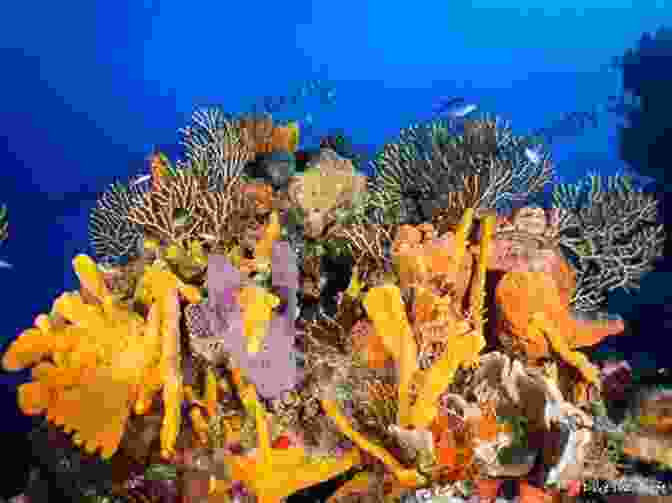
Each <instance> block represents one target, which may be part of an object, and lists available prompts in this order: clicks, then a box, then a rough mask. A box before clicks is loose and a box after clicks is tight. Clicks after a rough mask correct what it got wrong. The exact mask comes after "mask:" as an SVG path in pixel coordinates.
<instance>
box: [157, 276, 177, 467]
mask: <svg viewBox="0 0 672 503" xmlns="http://www.w3.org/2000/svg"><path fill="white" fill-rule="evenodd" d="M160 305H161V311H162V314H163V320H162V321H163V324H162V326H161V339H162V347H163V351H162V353H161V362H160V364H159V368H160V369H161V374H162V375H163V407H164V417H163V423H162V426H161V437H160V438H161V455H162V456H163V457H164V458H172V456H173V454H174V453H175V441H176V440H177V435H178V433H179V428H180V423H181V416H182V414H181V407H182V399H183V390H182V372H181V369H180V341H179V317H180V303H179V299H178V294H177V289H174V290H172V291H171V292H169V293H167V294H166V295H165V297H164V298H163V299H161V301H160Z"/></svg>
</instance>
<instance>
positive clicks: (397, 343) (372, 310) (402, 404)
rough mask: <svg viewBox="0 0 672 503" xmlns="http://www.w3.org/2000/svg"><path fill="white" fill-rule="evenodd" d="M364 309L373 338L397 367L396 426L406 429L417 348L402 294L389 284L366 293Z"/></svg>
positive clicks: (416, 365) (416, 366)
mask: <svg viewBox="0 0 672 503" xmlns="http://www.w3.org/2000/svg"><path fill="white" fill-rule="evenodd" d="M363 304H364V308H365V309H366V312H367V314H368V315H369V318H370V319H371V321H372V322H373V324H374V327H375V330H376V334H377V335H378V336H379V337H380V338H381V339H382V341H383V345H384V346H385V349H386V350H387V352H388V353H389V354H391V355H392V356H393V357H394V358H395V359H396V361H397V363H398V365H399V418H398V423H399V426H402V427H404V426H406V425H407V424H408V421H409V414H410V385H411V379H412V378H413V374H414V373H415V372H416V371H417V370H418V348H417V345H416V343H415V339H414V338H413V332H412V330H411V326H410V325H409V323H408V318H407V317H406V308H405V306H404V302H403V300H402V298H401V290H399V288H398V287H397V286H395V285H393V284H391V283H388V284H385V285H383V286H379V287H375V288H372V289H371V290H369V292H368V293H367V294H366V296H365V297H364V301H363Z"/></svg>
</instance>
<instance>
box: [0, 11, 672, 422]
mask: <svg viewBox="0 0 672 503" xmlns="http://www.w3.org/2000/svg"><path fill="white" fill-rule="evenodd" d="M546 3H548V4H549V5H548V6H545V7H538V6H537V5H539V3H538V2H529V1H518V2H503V1H497V0H471V1H463V2H449V1H441V2H439V1H425V2H416V3H404V2H399V3H395V2H380V1H377V0H372V1H368V2H361V1H357V2H356V1H354V0H342V1H341V2H338V3H334V2H317V1H312V2H310V1H304V0H297V1H295V2H287V3H285V4H282V3H270V4H267V3H262V4H263V5H260V4H259V3H248V2H235V3H233V2H216V1H213V0H203V1H201V2H192V3H190V2H186V3H185V2H170V1H167V0H146V1H145V2H137V1H134V2H131V1H126V0H120V1H118V2H103V1H95V0H94V1H91V2H60V3H44V5H40V6H35V5H32V4H24V3H21V2H11V3H9V4H8V5H7V6H4V8H3V14H2V18H3V21H4V23H3V29H2V30H0V64H1V65H2V68H3V70H4V71H3V77H2V79H1V80H0V110H1V111H2V113H1V115H0V117H2V120H1V121H0V160H1V162H2V164H1V166H2V170H1V171H0V201H1V202H4V203H5V204H7V205H8V207H9V209H10V225H11V231H10V232H11V238H10V240H9V241H8V243H6V245H5V246H4V247H3V248H2V249H0V258H2V259H3V260H7V261H8V262H10V263H11V264H12V265H13V266H14V267H13V268H12V269H0V284H2V288H3V290H2V293H1V294H0V296H1V297H0V298H2V301H3V306H2V316H0V345H4V344H6V343H7V342H9V341H10V340H11V339H13V338H14V337H16V335H18V334H19V333H20V331H21V330H23V329H25V328H27V327H29V326H30V325H31V324H32V321H33V318H34V316H35V315H36V314H38V313H39V312H45V311H46V310H48V309H49V308H50V306H51V301H52V300H53V299H54V298H55V297H56V295H58V294H59V293H60V292H61V291H62V290H63V289H64V288H65V289H67V288H73V287H74V286H75V281H74V274H73V273H72V268H71V265H70V260H71V258H72V257H73V256H74V255H75V254H76V253H78V252H85V251H87V249H88V248H87V240H86V232H87V225H86V223H87V215H88V210H89V208H90V207H91V205H92V203H93V201H94V200H95V197H96V194H97V193H98V191H100V190H102V189H104V188H105V186H106V185H107V184H108V183H110V182H111V181H113V180H114V179H115V177H119V178H121V179H124V178H126V177H127V176H129V175H131V174H135V173H137V172H138V170H139V169H143V159H144V157H145V155H146V154H147V153H148V152H149V151H150V150H151V148H152V146H153V145H171V144H175V142H176V141H177V135H176V131H177V129H178V128H179V127H181V126H182V125H184V123H185V121H186V119H187V118H188V116H189V114H190V112H191V110H192V108H193V106H195V105H199V104H204V103H221V104H222V105H223V106H224V107H225V108H226V109H227V110H230V111H231V112H232V113H237V112H243V111H247V110H251V109H252V108H254V107H255V106H256V107H263V106H264V104H266V105H268V106H272V107H274V108H273V111H274V112H275V113H276V115H277V116H279V117H284V118H287V119H297V120H300V121H303V125H304V126H305V131H308V130H310V134H311V135H312V138H317V137H319V135H320V134H324V133H328V132H329V131H331V130H332V129H341V130H344V131H345V132H347V134H348V135H349V136H350V137H351V138H352V140H353V142H354V143H355V144H356V145H358V146H359V148H360V149H361V150H362V151H363V152H367V153H368V154H372V153H373V152H375V151H376V150H377V149H378V148H380V147H381V146H382V144H383V143H384V142H385V141H388V140H392V139H394V137H395V136H396V134H397V132H398V130H399V129H400V128H402V127H404V126H406V125H408V124H409V123H411V122H415V121H418V120H425V119H428V118H431V116H432V113H433V110H434V109H435V106H436V104H437V103H438V102H439V101H440V100H442V99H446V98H451V97H462V98H464V99H465V100H467V101H468V102H469V103H473V104H475V105H477V107H478V112H479V113H480V112H485V113H491V114H497V115H501V116H502V117H503V118H504V119H507V120H509V121H511V124H512V127H513V129H514V130H515V131H516V132H520V133H525V132H532V131H539V130H544V131H546V132H548V131H551V132H552V135H553V141H552V149H553V154H554V158H555V160H556V161H557V166H558V171H559V176H560V177H561V179H562V180H563V181H573V180H575V179H577V178H578V177H579V176H581V175H583V174H585V173H586V172H587V171H590V170H594V169H599V170H600V172H602V173H604V174H612V173H616V172H617V171H619V170H622V169H624V168H625V166H624V164H623V162H622V161H620V160H619V155H618V152H617V145H616V143H617V139H616V137H617V128H618V124H619V119H618V118H617V117H615V116H614V114H611V113H609V112H608V111H606V106H607V103H608V98H609V96H612V95H614V94H618V93H619V92H621V90H622V83H621V82H620V75H619V73H618V71H616V70H615V69H614V68H613V67H611V66H610V61H612V58H613V57H615V56H620V55H622V54H623V52H624V51H625V50H626V49H627V48H629V47H632V46H633V45H634V44H635V42H636V41H637V40H638V39H639V37H640V36H641V34H642V33H643V32H646V31H651V32H653V31H655V30H657V29H658V28H659V27H660V26H661V25H664V24H665V23H667V22H671V21H672V16H671V14H672V5H671V4H669V2H667V3H666V2H664V1H654V0H638V1H637V2H636V3H635V2H633V1H631V0H630V1H626V0H611V1H609V2H604V1H592V2H590V1H585V0H584V1H581V2H579V1H576V0H573V1H572V0H562V1H556V2H546ZM311 82H319V83H320V86H322V87H321V88H320V90H319V92H317V93H315V92H312V94H311V92H309V91H308V90H307V89H308V87H310V86H313V87H315V88H316V87H318V86H317V84H311ZM310 89H311V90H314V89H313V88H310ZM320 93H321V94H320ZM283 100H285V101H283ZM572 114H574V115H572ZM577 114H578V115H577ZM582 114H583V115H582ZM586 114H589V115H586ZM590 114H596V115H595V117H597V119H596V121H592V118H591V117H593V116H590ZM567 117H570V119H569V120H568V119H567ZM571 117H574V118H575V119H576V117H579V119H577V120H572V119H571ZM581 117H583V118H584V119H583V122H582V120H581ZM586 117H588V119H586ZM563 121H564V122H563ZM554 128H555V129H554ZM310 139H311V136H310V135H307V138H306V140H305V141H306V142H310ZM664 274H665V273H662V272H654V273H652V274H651V275H650V278H648V279H647V280H646V281H645V284H644V288H643V291H642V293H641V295H640V297H639V298H631V297H619V298H618V299H617V300H615V301H614V302H615V303H616V304H613V303H612V304H613V305H614V307H615V308H618V309H619V310H620V311H623V312H624V313H627V314H628V315H629V316H632V317H635V318H636V317H637V312H638V309H639V307H638V306H640V305H642V304H643V305H649V304H656V303H658V304H659V303H661V302H666V299H667V297H668V296H669V295H670V294H669V293H668V291H669V284H670V283H669V281H666V279H665V278H666V276H661V275H664ZM643 332H645V333H641V334H637V342H636V343H635V342H627V341H625V339H622V340H623V341H625V342H620V341H619V343H618V344H621V345H622V346H623V348H625V351H626V352H627V351H628V348H629V347H630V346H629V345H630V344H631V345H632V346H631V347H635V346H637V348H638V349H639V350H640V351H650V352H651V353H652V354H654V356H655V357H656V358H660V359H663V355H660V354H655V353H656V351H657V349H658V347H657V341H658V340H659V337H660V336H661V335H660V333H658V332H655V331H643ZM0 379H2V381H1V382H2V387H3V389H4V390H5V391H7V393H9V395H7V396H9V398H8V399H7V400H6V401H5V402H3V404H2V406H3V407H10V406H11V403H10V402H11V401H12V400H13V397H11V396H10V395H11V390H12V389H13V385H14V381H15V378H14V377H12V378H9V377H6V376H1V377H0ZM5 417H9V416H5ZM13 427H14V425H13V423H12V424H10V422H7V421H4V420H3V423H2V427H1V428H2V429H9V428H13ZM17 427H18V426H17Z"/></svg>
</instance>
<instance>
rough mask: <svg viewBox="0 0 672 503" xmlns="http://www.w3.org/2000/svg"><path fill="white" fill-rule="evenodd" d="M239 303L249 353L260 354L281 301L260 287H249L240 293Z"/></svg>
mask: <svg viewBox="0 0 672 503" xmlns="http://www.w3.org/2000/svg"><path fill="white" fill-rule="evenodd" d="M238 302H239V304H240V306H241V308H242V311H243V326H244V333H245V337H246V338H247V351H248V353H253V354H255V353H258V352H259V351H260V350H261V343H262V342H263V340H264V338H265V337H266V335H267V334H268V328H269V325H270V322H271V317H272V315H273V309H274V308H275V307H277V306H278V305H279V304H280V299H279V298H278V297H276V296H275V295H273V294H272V293H270V292H268V291H267V290H266V289H264V288H261V287H259V286H247V287H245V288H243V289H242V290H241V291H240V294H239V295H238Z"/></svg>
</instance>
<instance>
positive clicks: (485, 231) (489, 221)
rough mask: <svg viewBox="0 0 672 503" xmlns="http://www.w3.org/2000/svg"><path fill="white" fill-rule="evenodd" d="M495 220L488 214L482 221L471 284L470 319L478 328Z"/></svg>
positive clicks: (480, 323)
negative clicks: (477, 254)
mask: <svg viewBox="0 0 672 503" xmlns="http://www.w3.org/2000/svg"><path fill="white" fill-rule="evenodd" d="M496 222H497V217H496V215H488V216H487V217H485V220H484V221H483V223H482V228H481V243H480V253H479V256H478V265H477V267H476V274H475V276H474V279H473V282H472V286H471V295H470V296H471V299H470V306H469V307H470V309H471V313H472V319H473V320H474V322H475V323H476V326H477V327H478V328H479V330H481V331H482V328H483V323H484V320H483V312H484V306H485V278H486V275H487V268H488V260H489V257H490V249H491V247H492V238H493V235H494V232H495V225H496Z"/></svg>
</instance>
